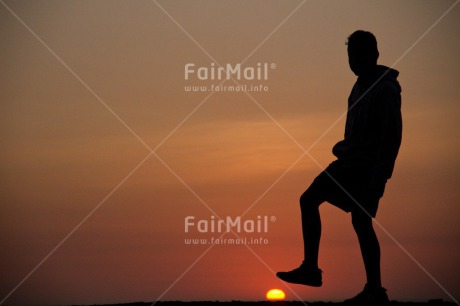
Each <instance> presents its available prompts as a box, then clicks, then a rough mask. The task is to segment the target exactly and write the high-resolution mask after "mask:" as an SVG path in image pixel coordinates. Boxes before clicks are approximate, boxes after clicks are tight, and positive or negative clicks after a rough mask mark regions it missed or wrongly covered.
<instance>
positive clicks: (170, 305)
mask: <svg viewBox="0 0 460 306" xmlns="http://www.w3.org/2000/svg"><path fill="white" fill-rule="evenodd" d="M153 304H155V306H199V305H207V306H216V305H217V304H220V306H301V305H305V304H307V305H312V306H335V305H345V304H344V303H339V302H308V301H305V302H300V301H280V302H269V301H262V302H241V301H232V302H219V301H215V302H212V301H203V302H173V301H171V302H156V303H153V302H150V303H146V302H139V303H128V304H105V305H93V306H150V305H153ZM388 305H389V306H398V305H403V306H422V305H423V306H437V305H442V306H454V305H457V304H455V303H452V302H443V300H441V299H437V300H429V301H427V302H400V301H391V302H390V304H388ZM366 306H372V305H366Z"/></svg>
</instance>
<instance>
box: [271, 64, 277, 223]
mask: <svg viewBox="0 0 460 306" xmlns="http://www.w3.org/2000/svg"><path fill="white" fill-rule="evenodd" d="M270 68H271V69H276V64H275V63H272V64H270ZM275 219H276V218H275Z"/></svg>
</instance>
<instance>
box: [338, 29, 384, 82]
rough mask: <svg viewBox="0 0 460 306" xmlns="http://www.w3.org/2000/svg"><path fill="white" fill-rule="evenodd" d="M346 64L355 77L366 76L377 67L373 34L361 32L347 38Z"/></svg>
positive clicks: (375, 43)
mask: <svg viewBox="0 0 460 306" xmlns="http://www.w3.org/2000/svg"><path fill="white" fill-rule="evenodd" d="M346 44H347V45H348V49H347V50H348V64H349V65H350V69H351V70H352V71H353V73H354V74H356V75H357V76H360V75H363V74H366V73H367V72H369V71H371V70H372V69H373V68H375V66H376V65H377V59H378V58H379V50H378V49H377V40H376V39H375V36H374V34H372V33H371V32H366V31H362V30H358V31H355V32H354V33H353V34H351V35H350V36H349V37H348V41H347V43H346Z"/></svg>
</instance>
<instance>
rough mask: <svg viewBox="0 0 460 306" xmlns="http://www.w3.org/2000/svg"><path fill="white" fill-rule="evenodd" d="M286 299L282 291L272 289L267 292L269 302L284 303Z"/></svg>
mask: <svg viewBox="0 0 460 306" xmlns="http://www.w3.org/2000/svg"><path fill="white" fill-rule="evenodd" d="M285 297H286V295H285V294H284V292H283V290H280V289H272V290H270V291H268V292H267V300H270V301H282V300H284V298H285Z"/></svg>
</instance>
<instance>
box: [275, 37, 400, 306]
mask: <svg viewBox="0 0 460 306" xmlns="http://www.w3.org/2000/svg"><path fill="white" fill-rule="evenodd" d="M347 45H348V47H347V51H348V62H349V65H350V69H351V70H352V71H353V73H354V74H355V75H356V76H357V77H358V79H357V81H356V83H355V84H354V86H353V89H352V90H351V94H350V96H349V98H348V112H347V120H346V125H345V136H344V139H343V140H342V141H340V142H338V143H337V144H336V145H335V146H334V148H333V149H332V152H333V154H334V155H335V156H336V157H337V160H336V161H334V162H332V163H331V164H330V165H329V166H328V167H327V168H326V169H325V170H324V171H323V172H322V173H321V174H320V175H319V176H318V177H316V179H315V180H314V181H313V183H312V184H311V185H310V187H309V188H308V189H307V190H306V191H305V192H304V193H303V194H302V196H301V197H300V208H301V215H302V233H303V240H304V261H303V263H302V264H301V265H300V267H299V268H297V269H294V270H292V271H289V272H278V273H277V274H276V275H277V276H278V277H279V278H280V279H282V280H284V281H286V282H289V283H294V284H303V285H308V286H315V287H319V286H321V285H322V276H321V274H322V271H321V270H320V269H319V268H318V249H319V242H320V237H321V219H320V214H319V206H320V205H321V204H322V203H323V202H325V201H327V202H329V203H331V204H333V205H335V206H337V207H338V208H340V209H342V210H344V211H346V212H351V219H352V224H353V228H354V230H355V232H356V234H357V236H358V240H359V245H360V249H361V254H362V257H363V261H364V267H365V270H366V278H367V284H366V285H365V287H364V290H363V291H362V292H361V293H359V294H358V295H357V296H355V297H354V298H351V299H349V300H346V301H345V302H347V303H355V304H364V305H375V304H378V303H386V302H388V301H389V300H388V296H387V294H386V289H384V288H383V287H382V284H381V276H380V246H379V242H378V239H377V236H376V234H375V231H374V228H373V226H372V218H375V216H376V213H377V208H378V203H379V200H380V198H381V197H382V196H383V192H384V189H385V184H386V182H387V180H388V179H389V178H390V177H391V175H392V173H393V168H394V164H395V160H396V156H397V155H398V151H399V147H400V144H401V135H402V118H401V87H400V85H399V83H398V81H397V80H396V78H397V76H398V74H399V72H398V71H396V70H393V69H391V68H388V67H385V66H380V65H377V59H378V57H379V52H378V49H377V40H376V38H375V36H374V35H373V34H372V33H370V32H366V31H361V30H359V31H356V32H354V33H353V34H351V35H350V36H349V37H348V42H347Z"/></svg>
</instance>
